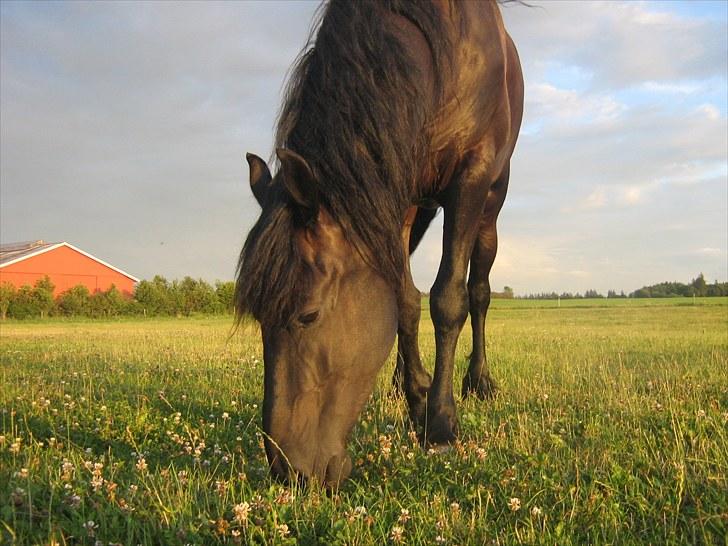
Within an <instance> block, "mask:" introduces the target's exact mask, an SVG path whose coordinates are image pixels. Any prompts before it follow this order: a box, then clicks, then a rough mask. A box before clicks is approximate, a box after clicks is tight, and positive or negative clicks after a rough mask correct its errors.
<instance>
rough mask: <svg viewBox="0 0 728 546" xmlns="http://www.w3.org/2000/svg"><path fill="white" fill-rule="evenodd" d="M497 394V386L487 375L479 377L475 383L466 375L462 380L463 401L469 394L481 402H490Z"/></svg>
mask: <svg viewBox="0 0 728 546" xmlns="http://www.w3.org/2000/svg"><path fill="white" fill-rule="evenodd" d="M497 393H498V385H496V383H495V381H493V379H492V378H491V377H490V376H488V375H481V376H480V378H479V379H478V380H477V381H475V380H473V379H472V378H471V377H470V376H468V375H466V376H465V377H464V378H463V390H462V396H463V399H465V398H467V397H468V396H470V395H471V394H474V395H475V396H477V397H478V398H480V399H481V400H491V399H493V398H495V396H496V394H497Z"/></svg>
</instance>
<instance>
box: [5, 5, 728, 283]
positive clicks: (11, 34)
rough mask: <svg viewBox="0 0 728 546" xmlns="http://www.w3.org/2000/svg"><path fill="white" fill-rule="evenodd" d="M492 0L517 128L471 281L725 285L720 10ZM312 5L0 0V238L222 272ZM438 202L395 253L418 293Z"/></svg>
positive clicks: (138, 272) (252, 210)
mask: <svg viewBox="0 0 728 546" xmlns="http://www.w3.org/2000/svg"><path fill="white" fill-rule="evenodd" d="M529 3H530V4H532V5H533V6H535V7H532V8H528V7H525V6H522V5H506V6H504V7H503V8H502V11H503V16H504V20H505V24H506V28H507V29H508V31H509V32H510V34H511V35H512V36H513V39H514V41H515V43H516V46H517V48H518V50H519V54H520V57H521V61H522V64H523V71H524V78H525V84H526V87H525V95H526V98H525V113H524V124H523V127H522V131H521V136H520V138H519V142H518V145H517V147H516V151H515V154H514V157H513V161H512V166H511V181H510V187H509V195H508V198H507V200H506V203H505V205H504V208H503V211H502V212H501V215H500V218H499V222H498V230H499V252H498V257H497V259H496V263H495V266H494V268H493V271H492V272H491V285H492V286H493V288H494V289H498V290H500V289H501V287H502V286H504V285H508V286H510V287H512V288H513V289H514V290H515V292H516V294H527V293H536V292H551V291H557V292H563V291H570V292H577V291H579V292H584V291H585V290H587V289H591V288H593V289H597V290H599V291H601V292H606V291H607V290H609V289H615V290H617V291H619V290H624V291H625V292H629V291H632V290H635V289H637V288H639V287H641V286H643V285H646V284H653V283H656V282H661V281H668V280H678V281H683V282H688V281H690V280H691V279H692V278H694V277H696V276H697V275H698V273H700V272H702V273H704V274H705V277H706V279H707V280H708V281H709V282H712V281H713V280H716V279H717V280H719V281H725V280H727V279H728V84H727V78H728V41H727V40H728V39H727V36H728V2H724V1H715V2H700V1H692V0H688V1H684V2H681V1H665V2H659V1H646V2H638V1H635V2H598V1H589V2H571V1H567V2H558V1H538V0H529ZM317 6H318V4H317V3H316V2H306V1H298V2H296V1H294V2H267V1H266V2H253V1H248V2H237V3H234V2H222V3H211V2H205V3H195V2H185V3H172V2H157V3H142V2H121V3H113V2H99V3H85V2H73V3H62V2H50V3H43V2H17V3H16V2H8V1H3V2H2V3H0V242H2V243H8V242H16V241H26V240H35V239H44V240H46V241H67V242H69V243H71V244H73V245H75V246H77V247H79V248H82V249H84V250H85V251H87V252H89V253H91V254H93V255H95V256H97V257H99V258H101V259H103V260H106V261H108V262H110V263H112V264H114V265H115V266H117V267H119V268H121V269H123V270H125V271H127V272H129V273H131V274H132V275H134V276H136V277H139V278H151V277H152V276H153V275H155V274H162V275H165V276H167V277H168V278H182V277H183V276H185V275H190V276H192V277H199V278H204V279H206V280H208V281H214V280H217V279H219V280H231V279H233V276H234V272H235V265H236V261H237V256H238V253H239V251H240V248H241V246H242V243H243V241H244V240H245V235H246V233H247V231H248V230H249V229H250V227H251V226H252V225H253V223H254V222H255V220H256V218H257V216H258V214H259V208H258V206H257V204H256V203H255V200H254V199H253V196H252V194H251V192H250V188H249V185H248V170H247V164H246V162H245V159H244V156H245V152H254V153H256V154H258V155H260V156H261V157H264V158H267V157H269V156H270V154H271V151H272V145H273V127H274V123H275V117H276V114H277V111H278V108H279V106H280V102H281V93H282V90H283V87H284V84H285V79H286V74H287V70H288V69H289V67H290V66H291V64H292V62H293V60H294V59H295V57H296V55H297V54H298V52H299V51H300V49H301V48H302V46H303V45H304V44H305V42H306V39H307V36H308V33H309V25H310V22H311V19H312V16H313V14H314V12H315V10H316V8H317ZM441 237H442V215H441V214H440V215H439V216H438V217H437V218H436V220H435V221H434V222H433V225H432V227H431V229H430V231H429V233H428V235H427V236H426V237H425V239H424V240H423V242H422V243H421V245H420V248H419V249H418V250H417V252H416V253H415V255H414V256H413V261H412V263H413V274H414V277H415V282H416V283H417V285H418V287H419V288H420V289H421V290H425V291H426V290H429V287H430V285H431V284H432V281H433V280H434V277H435V274H436V272H437V266H438V263H439V257H440V246H441Z"/></svg>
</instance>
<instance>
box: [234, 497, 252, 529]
mask: <svg viewBox="0 0 728 546" xmlns="http://www.w3.org/2000/svg"><path fill="white" fill-rule="evenodd" d="M249 513H250V505H249V504H248V503H247V502H241V503H240V504H236V505H235V506H233V519H234V520H235V521H236V522H237V523H240V524H245V523H247V522H248V514H249Z"/></svg>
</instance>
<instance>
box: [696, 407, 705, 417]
mask: <svg viewBox="0 0 728 546" xmlns="http://www.w3.org/2000/svg"><path fill="white" fill-rule="evenodd" d="M695 417H697V418H698V419H702V418H703V417H705V410H702V409H699V410H698V411H696V412H695Z"/></svg>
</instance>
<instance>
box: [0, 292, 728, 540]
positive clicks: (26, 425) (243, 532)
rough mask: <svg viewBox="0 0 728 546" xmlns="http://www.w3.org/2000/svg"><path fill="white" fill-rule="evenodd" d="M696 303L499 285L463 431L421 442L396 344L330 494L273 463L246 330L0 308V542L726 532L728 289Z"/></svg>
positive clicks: (463, 411) (428, 356) (718, 536)
mask: <svg viewBox="0 0 728 546" xmlns="http://www.w3.org/2000/svg"><path fill="white" fill-rule="evenodd" d="M695 303H696V305H693V301H692V299H685V300H683V299H679V300H650V301H645V300H610V301H606V300H579V301H573V300H572V301H568V302H567V301H562V302H561V307H560V308H557V307H556V304H557V302H542V301H533V302H528V301H505V300H496V301H494V303H493V308H492V310H491V313H490V315H489V318H488V351H489V357H490V364H491V368H492V372H493V375H494V377H495V378H496V379H497V381H498V382H499V384H500V387H501V391H500V395H499V396H498V397H497V399H496V400H494V401H492V402H488V403H484V402H480V401H477V400H470V399H469V400H467V401H465V402H460V401H459V402H458V406H459V415H460V426H461V443H460V444H459V445H458V446H456V447H454V448H453V449H451V450H450V451H448V452H445V453H428V452H426V451H423V450H422V449H420V448H419V447H418V446H417V445H416V443H415V442H413V440H412V438H411V437H410V435H409V434H408V433H409V426H408V424H407V421H406V409H405V406H404V403H403V401H401V400H398V399H395V398H392V397H391V396H390V395H389V380H390V376H391V372H392V367H393V364H392V360H391V359H390V361H389V362H388V363H387V364H386V365H385V366H384V368H383V370H382V372H381V373H380V376H379V383H378V387H377V388H376V390H375V392H374V394H373V396H372V398H371V400H370V402H369V404H368V405H367V407H366V409H365V411H364V412H363V414H362V416H361V419H360V422H359V424H358V425H357V427H356V428H355V430H354V432H353V434H352V438H351V441H350V446H349V447H350V451H351V452H352V456H353V459H354V461H355V469H354V472H353V475H352V478H351V479H350V480H349V481H347V482H346V483H345V484H344V486H343V487H342V489H341V490H340V491H339V492H338V493H335V494H333V495H331V494H326V493H325V492H322V491H319V490H317V489H313V488H310V489H297V488H293V489H289V488H285V487H283V486H282V485H280V484H277V483H275V482H272V481H271V480H270V478H269V477H268V473H267V468H266V463H265V457H264V454H263V450H262V448H261V438H260V432H259V431H260V403H261V399H262V371H263V365H262V362H261V360H262V356H261V345H260V341H259V337H258V333H257V330H256V329H255V327H253V326H250V327H247V328H245V329H244V330H243V331H242V332H240V333H238V334H236V335H234V336H232V337H230V336H229V334H230V333H231V322H232V321H231V319H230V318H229V317H218V318H192V319H179V320H177V319H148V320H128V319H126V320H121V321H118V322H113V321H104V322H95V321H63V320H57V321H47V322H33V323H31V322H7V323H4V324H2V325H0V329H1V330H0V331H1V336H0V412H2V413H1V415H0V436H1V438H0V522H1V523H0V543H3V544H13V543H17V544H64V543H65V544H94V543H95V542H96V541H100V542H99V543H100V544H104V545H107V544H109V543H112V544H124V545H127V544H130V545H133V544H214V543H225V544H236V543H240V544H247V543H259V544H293V543H302V544H316V543H321V544H384V543H393V542H395V540H394V539H396V538H397V537H396V535H397V531H396V530H395V529H394V528H395V527H399V528H401V537H402V538H401V540H402V543H404V544H437V543H438V541H445V542H446V543H448V544H560V545H563V544H588V543H590V544H607V543H610V544H635V543H645V544H678V543H680V544H700V543H704V544H728V541H727V539H726V535H727V534H728V365H727V363H728V299H726V298H711V299H710V300H701V299H698V300H696V302H695ZM427 315H428V313H424V317H425V318H423V321H422V329H421V331H422V334H421V336H422V337H421V347H422V354H423V356H424V358H425V360H426V362H427V363H428V365H429V367H431V365H432V361H433V359H434V340H433V337H432V336H433V328H432V324H431V323H430V321H429V318H428V317H427ZM470 345H471V341H470V334H469V332H468V330H467V328H466V329H465V331H464V333H463V335H462V337H461V342H460V344H459V346H458V351H457V357H456V361H457V373H456V381H457V385H459V382H460V378H461V377H462V374H463V372H464V371H465V366H466V365H467V354H468V353H469V350H470ZM457 390H459V389H456V392H457ZM16 439H19V441H18V440H16ZM390 444H391V445H390ZM388 446H389V451H388V450H387V447H388ZM100 465H102V466H100ZM243 503H247V505H243ZM453 503H457V504H453ZM236 505H237V506H238V515H239V519H238V520H236V519H235V514H236V512H235V506H236ZM519 506H520V507H519ZM246 507H247V510H248V513H247V520H243V518H242V515H243V513H242V512H243V511H244V509H245V508H246ZM516 508H517V509H516ZM403 510H407V511H408V514H407V513H404V515H403V512H402V511H403ZM89 521H93V524H92V525H91V524H88V522H89ZM284 525H285V526H287V527H283V526H284ZM286 531H287V533H286ZM235 535H238V536H235ZM438 537H439V538H438Z"/></svg>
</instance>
